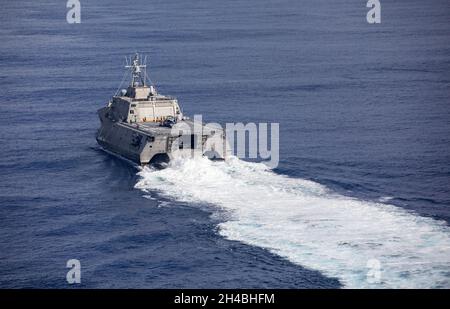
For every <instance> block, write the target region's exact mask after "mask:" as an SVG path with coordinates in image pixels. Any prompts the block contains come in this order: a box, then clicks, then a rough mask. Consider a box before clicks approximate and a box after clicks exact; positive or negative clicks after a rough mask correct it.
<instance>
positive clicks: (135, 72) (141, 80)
mask: <svg viewBox="0 0 450 309" xmlns="http://www.w3.org/2000/svg"><path fill="white" fill-rule="evenodd" d="M125 68H127V69H130V70H131V87H139V86H145V85H146V79H147V64H145V63H142V62H141V61H140V59H139V54H138V53H136V54H135V55H134V58H133V59H131V57H130V62H129V63H128V59H127V65H126V66H125Z"/></svg>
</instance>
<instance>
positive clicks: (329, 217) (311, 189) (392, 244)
mask: <svg viewBox="0 0 450 309" xmlns="http://www.w3.org/2000/svg"><path fill="white" fill-rule="evenodd" d="M139 176H140V177H141V178H140V180H139V181H138V183H137V184H136V188H139V189H142V190H144V191H145V192H150V191H158V192H159V193H160V194H162V195H164V196H167V197H170V198H174V199H177V200H181V201H188V202H200V203H208V204H211V205H214V207H217V208H218V209H220V210H224V211H226V212H227V213H228V214H229V216H227V218H226V219H224V220H225V221H224V222H223V223H220V224H219V233H220V234H221V235H222V236H224V237H226V238H228V239H231V240H237V241H241V242H243V243H246V244H250V245H254V246H259V247H263V248H267V249H268V250H270V251H271V252H273V253H275V254H278V255H280V256H283V257H285V258H287V259H288V260H290V261H291V262H293V263H297V264H299V265H302V266H304V267H307V268H310V269H315V270H319V271H321V272H322V273H324V274H326V275H328V276H331V277H336V278H338V279H339V280H340V281H341V282H342V283H343V285H344V286H345V287H350V288H398V287H400V288H431V287H441V288H443V287H445V288H449V287H450V237H449V235H450V233H449V232H450V230H449V228H448V226H447V225H446V224H445V223H444V222H440V221H436V220H433V219H430V218H425V217H421V216H419V215H416V214H413V213H409V212H407V211H405V210H403V209H401V208H398V207H395V206H392V205H386V204H382V203H375V202H366V201H362V200H358V199H353V198H349V197H344V196H342V195H339V194H336V193H333V192H331V191H330V190H328V189H327V188H326V187H324V186H322V185H320V184H318V183H315V182H312V181H307V180H302V179H298V178H291V177H287V176H283V175H279V174H276V173H274V172H272V171H271V170H269V169H268V168H266V166H265V165H264V164H262V163H249V162H244V161H241V160H239V159H237V158H231V159H230V160H228V161H226V162H212V161H210V160H208V159H205V158H198V159H178V160H175V161H172V162H171V163H170V164H169V167H168V168H166V169H163V170H153V169H150V168H144V169H143V170H142V171H140V172H139Z"/></svg>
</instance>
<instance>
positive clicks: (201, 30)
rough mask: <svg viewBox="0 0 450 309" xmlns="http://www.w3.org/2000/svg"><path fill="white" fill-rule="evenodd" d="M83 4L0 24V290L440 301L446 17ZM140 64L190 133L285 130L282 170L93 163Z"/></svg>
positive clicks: (443, 283)
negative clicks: (399, 291) (74, 277)
mask: <svg viewBox="0 0 450 309" xmlns="http://www.w3.org/2000/svg"><path fill="white" fill-rule="evenodd" d="M80 2H81V6H82V9H81V13H82V17H81V19H82V22H81V24H76V25H71V24H68V23H67V22H66V12H67V8H66V3H65V1H56V0H46V1H39V2H37V1H20V2H18V1H9V2H5V3H2V9H1V10H0V24H1V27H0V38H1V44H0V80H1V85H2V87H1V89H2V91H0V132H1V133H0V141H1V146H0V171H1V178H0V206H1V207H0V287H2V288H5V287H13V288H21V287H36V288H51V287H55V288H67V287H73V286H70V285H68V284H67V282H66V272H67V271H68V269H67V268H66V261H67V260H69V259H73V258H76V259H79V260H80V261H81V265H82V283H81V284H80V285H77V286H76V287H86V288H88V287H89V288H90V287H92V288H99V287H111V288H119V287H122V288H126V287H132V288H137V287H143V288H177V287H191V288H217V287H219V288H220V287H223V288H253V287H258V288H330V287H413V286H414V287H447V288H448V287H450V258H449V256H450V255H448V253H449V250H450V241H449V237H450V236H449V235H450V232H449V229H448V223H449V222H450V208H449V207H450V192H449V191H450V190H449V184H450V152H449V150H450V149H449V148H450V134H449V133H450V121H449V119H450V107H449V104H450V102H449V93H450V91H449V90H450V73H449V72H450V44H449V43H450V27H449V18H448V17H449V14H450V4H449V3H448V1H445V0H431V1H427V2H424V1H418V0H411V1H395V3H391V2H388V1H381V2H382V22H381V24H378V25H371V24H368V23H367V22H366V18H365V16H366V13H367V11H368V9H367V8H366V2H365V1H362V0H358V1H356V0H351V1H348V0H347V1H344V0H337V1H317V0H316V1H313V0H306V1H301V2H300V1H294V0H281V1H266V0H258V1H257V0H248V1H244V0H235V1H217V0H210V1H162V0H159V1H144V0H139V1H133V2H131V3H124V2H123V1H118V0H110V1H106V0H98V1H93V0H81V1H80ZM135 51H139V52H142V53H144V54H146V55H148V57H149V66H150V76H151V78H152V80H153V81H154V82H155V83H156V85H157V87H158V89H159V91H160V92H161V93H164V94H170V95H174V96H176V97H178V99H179V101H180V103H181V104H182V106H183V108H184V112H185V113H186V114H191V115H193V114H202V115H203V117H204V118H205V119H206V120H207V121H217V122H221V123H225V122H278V123H280V130H281V132H280V164H279V166H278V167H277V168H276V169H275V170H274V171H268V170H265V169H264V168H263V167H262V165H261V164H250V163H245V162H239V161H237V162H236V161H233V162H231V163H229V164H228V165H227V164H225V163H217V164H213V163H210V162H204V161H201V162H175V164H173V165H172V166H171V167H169V168H168V169H165V170H163V171H153V170H148V169H146V170H143V171H139V170H138V169H136V168H135V167H133V166H131V165H129V164H128V163H126V162H124V161H122V160H120V159H118V158H116V157H113V156H111V155H108V154H106V153H105V152H103V151H102V150H101V149H100V148H99V147H98V146H97V144H96V141H95V132H96V129H97V128H98V126H99V122H98V119H97V115H96V110H97V109H98V108H100V107H102V106H104V105H105V104H106V103H107V101H108V99H109V98H110V96H111V95H112V94H113V93H114V92H115V91H116V89H117V87H118V84H119V82H120V80H121V77H122V75H123V64H124V56H125V55H129V54H131V53H133V52H135ZM234 181H235V182H234ZM199 188H200V189H199ZM333 236H336V237H333ZM371 259H376V260H378V261H379V262H380V265H381V279H380V280H381V281H380V282H378V283H375V284H373V283H371V282H367V280H366V279H367V278H366V271H367V269H365V267H366V266H367V265H366V263H365V262H366V261H369V260H371Z"/></svg>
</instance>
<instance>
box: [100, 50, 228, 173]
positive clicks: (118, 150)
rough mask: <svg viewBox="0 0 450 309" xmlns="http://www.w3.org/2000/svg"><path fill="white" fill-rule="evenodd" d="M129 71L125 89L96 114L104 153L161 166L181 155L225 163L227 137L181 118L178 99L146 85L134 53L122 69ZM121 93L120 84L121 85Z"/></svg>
mask: <svg viewBox="0 0 450 309" xmlns="http://www.w3.org/2000/svg"><path fill="white" fill-rule="evenodd" d="M125 68H127V69H128V70H130V72H131V83H130V85H129V86H128V88H127V89H122V90H120V92H118V93H116V95H114V96H113V97H112V99H111V100H110V101H109V102H108V105H107V106H106V107H103V108H101V109H99V110H98V115H99V117H100V122H101V125H100V128H99V130H98V132H97V137H96V138H97V142H98V143H99V144H100V145H101V146H102V147H103V148H104V149H106V150H108V151H110V152H112V153H114V154H117V155H119V156H121V157H125V158H126V159H129V160H131V161H133V162H135V163H137V164H139V165H142V166H143V165H147V164H155V165H161V164H163V163H167V162H169V161H170V160H171V159H173V158H175V157H177V156H179V155H186V154H188V155H203V156H207V157H208V158H210V159H219V160H221V159H225V158H226V153H227V151H228V149H227V148H228V147H227V142H226V138H225V133H224V131H223V129H222V128H221V127H220V126H218V125H205V124H203V123H202V122H201V121H197V120H196V119H195V118H194V121H193V120H190V119H189V118H188V117H185V116H184V115H183V113H182V110H181V108H180V106H179V104H178V101H177V99H176V98H173V97H170V96H165V95H161V94H159V93H158V92H157V91H156V88H155V86H154V85H153V84H152V83H151V82H150V84H148V83H147V70H146V69H147V65H146V64H145V61H144V62H143V61H142V59H140V58H139V54H136V55H135V56H134V58H133V59H131V58H130V59H129V61H128V59H127V65H126V66H125ZM119 89H120V86H119Z"/></svg>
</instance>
